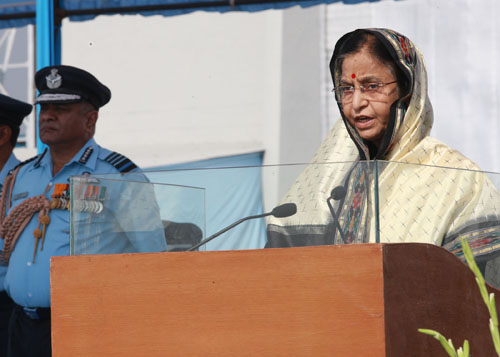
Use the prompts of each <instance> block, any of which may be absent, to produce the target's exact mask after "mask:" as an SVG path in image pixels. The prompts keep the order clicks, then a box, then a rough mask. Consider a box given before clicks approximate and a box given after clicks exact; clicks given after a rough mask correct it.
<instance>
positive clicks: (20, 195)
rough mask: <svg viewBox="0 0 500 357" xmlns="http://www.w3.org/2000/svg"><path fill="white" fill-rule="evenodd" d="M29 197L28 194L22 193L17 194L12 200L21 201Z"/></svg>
mask: <svg viewBox="0 0 500 357" xmlns="http://www.w3.org/2000/svg"><path fill="white" fill-rule="evenodd" d="M25 197H28V192H21V193H16V194H15V195H14V197H12V200H13V201H15V200H20V199H21V198H25Z"/></svg>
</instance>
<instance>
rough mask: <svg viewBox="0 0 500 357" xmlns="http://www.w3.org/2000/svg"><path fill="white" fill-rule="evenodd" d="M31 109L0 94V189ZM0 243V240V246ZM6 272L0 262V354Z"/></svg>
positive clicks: (6, 312) (2, 350)
mask: <svg viewBox="0 0 500 357" xmlns="http://www.w3.org/2000/svg"><path fill="white" fill-rule="evenodd" d="M32 109H33V106H32V105H31V104H28V103H24V102H21V101H19V100H16V99H13V98H10V97H8V96H6V95H3V94H0V190H1V187H2V185H3V181H4V180H5V177H6V176H7V174H8V173H9V171H11V170H12V169H14V167H16V166H17V164H19V160H18V159H17V158H16V155H14V153H13V150H14V147H15V146H16V144H17V138H18V136H19V130H20V127H21V124H22V122H23V119H24V118H25V117H26V116H28V115H29V114H30V113H31V110H32ZM2 244H3V241H2V240H0V247H1V245H2ZM6 273H7V266H6V265H1V264H0V356H5V354H6V353H7V328H8V326H9V318H10V315H11V313H12V308H13V306H14V305H13V303H12V300H11V298H10V297H9V296H8V295H7V293H6V292H5V289H4V287H3V282H4V278H5V274H6Z"/></svg>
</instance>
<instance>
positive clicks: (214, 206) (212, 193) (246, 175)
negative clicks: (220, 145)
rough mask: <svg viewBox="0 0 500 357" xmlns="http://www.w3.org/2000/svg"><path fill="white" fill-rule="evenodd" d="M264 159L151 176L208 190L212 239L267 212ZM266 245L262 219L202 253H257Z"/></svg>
mask: <svg viewBox="0 0 500 357" xmlns="http://www.w3.org/2000/svg"><path fill="white" fill-rule="evenodd" d="M262 157H263V153H262V152H258V153H251V154H245V155H235V156H227V157H221V158H215V159H210V160H203V161H196V162H190V163H186V164H178V165H169V166H162V167H155V168H149V169H148V170H147V171H148V172H147V176H148V178H149V179H150V180H151V182H157V183H168V184H175V185H186V186H194V187H202V188H205V189H206V191H205V221H206V234H205V237H208V236H210V235H212V234H213V233H215V232H217V231H219V230H221V229H222V228H224V227H226V226H228V225H230V224H232V223H233V222H236V221H237V220H239V219H240V218H243V217H246V216H251V215H257V214H261V213H262V212H263V203H262V174H261V171H262V170H261V165H262ZM151 170H154V171H151ZM158 170H160V171H158ZM181 204H182V203H181ZM265 243H266V224H265V220H264V219H258V220H250V221H246V222H243V223H242V224H240V225H239V226H237V227H235V228H234V229H232V230H230V231H228V232H226V233H224V234H223V235H221V236H220V237H218V238H216V239H214V240H213V241H211V242H209V243H208V244H207V245H206V247H205V248H203V249H200V250H205V249H206V250H233V249H257V248H262V247H264V245H265Z"/></svg>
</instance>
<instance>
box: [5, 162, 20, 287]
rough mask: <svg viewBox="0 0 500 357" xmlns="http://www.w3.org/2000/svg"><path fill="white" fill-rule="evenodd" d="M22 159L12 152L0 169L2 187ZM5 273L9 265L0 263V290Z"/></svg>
mask: <svg viewBox="0 0 500 357" xmlns="http://www.w3.org/2000/svg"><path fill="white" fill-rule="evenodd" d="M19 163H20V161H19V160H18V159H17V157H16V155H14V153H12V154H10V156H9V159H8V160H7V162H6V163H5V165H3V168H2V170H1V171H0V189H1V187H2V186H3V181H4V180H5V178H6V177H7V175H8V174H9V171H10V170H12V169H13V168H15V167H16V166H17V165H18V164H19ZM2 247H3V239H0V249H1V248H2ZM5 274H7V265H1V264H0V291H3V290H4V287H3V282H4V280H5Z"/></svg>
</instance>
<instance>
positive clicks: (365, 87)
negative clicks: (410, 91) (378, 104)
mask: <svg viewBox="0 0 500 357" xmlns="http://www.w3.org/2000/svg"><path fill="white" fill-rule="evenodd" d="M393 83H397V81H392V82H388V83H367V84H362V85H360V86H359V87H358V88H356V87H354V86H340V87H337V88H333V90H332V92H335V94H336V96H337V100H340V101H341V102H342V103H344V104H349V103H351V102H352V98H353V97H354V92H355V91H356V89H359V91H360V92H361V93H362V94H363V95H364V96H365V98H366V99H368V100H374V99H378V98H380V95H381V94H384V93H383V88H384V87H385V86H386V85H389V84H393Z"/></svg>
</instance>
